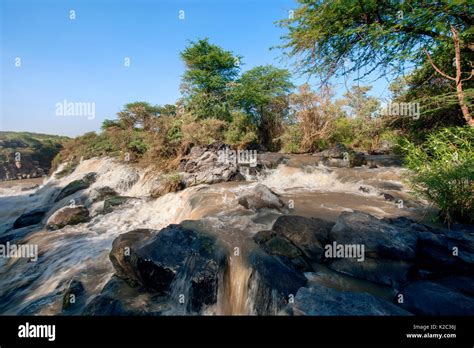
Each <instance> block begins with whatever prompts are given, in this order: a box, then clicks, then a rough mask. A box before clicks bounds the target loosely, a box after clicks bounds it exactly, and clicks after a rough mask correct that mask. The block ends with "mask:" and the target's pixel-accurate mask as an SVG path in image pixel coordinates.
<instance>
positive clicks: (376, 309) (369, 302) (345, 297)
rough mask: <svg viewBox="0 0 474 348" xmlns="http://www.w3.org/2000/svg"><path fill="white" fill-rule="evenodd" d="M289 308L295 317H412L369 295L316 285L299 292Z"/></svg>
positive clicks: (400, 309)
mask: <svg viewBox="0 0 474 348" xmlns="http://www.w3.org/2000/svg"><path fill="white" fill-rule="evenodd" d="M289 307H290V310H291V312H292V313H293V314H294V315H318V316H346V315H351V316H372V315H379V316H382V315H383V316H387V315H401V316H407V315H412V314H411V313H409V312H407V311H406V310H404V309H402V308H400V307H398V306H396V305H395V304H393V303H390V302H388V301H385V300H382V299H381V298H378V297H375V296H373V295H370V294H368V293H361V292H349V291H338V290H336V289H332V288H327V287H324V286H321V285H316V284H314V285H312V286H311V287H309V288H301V289H300V290H298V293H297V294H296V296H295V303H294V304H293V305H289Z"/></svg>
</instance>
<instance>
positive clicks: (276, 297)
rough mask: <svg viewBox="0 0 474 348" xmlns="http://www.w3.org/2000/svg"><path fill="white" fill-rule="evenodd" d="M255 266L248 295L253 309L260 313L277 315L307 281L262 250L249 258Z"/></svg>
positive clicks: (253, 266)
mask: <svg viewBox="0 0 474 348" xmlns="http://www.w3.org/2000/svg"><path fill="white" fill-rule="evenodd" d="M248 263H249V266H250V268H251V269H252V273H251V275H250V279H249V298H250V299H251V300H252V302H253V303H252V307H253V308H252V312H254V313H255V314H258V315H276V314H278V313H279V312H280V311H281V310H282V309H283V308H285V306H286V305H287V304H288V301H289V300H290V298H291V296H294V295H295V294H296V292H297V291H298V289H299V288H301V287H303V286H306V284H307V280H306V278H305V277H304V276H303V275H302V274H301V273H300V272H297V271H296V270H294V269H293V268H290V267H288V266H286V265H285V264H284V263H283V262H281V261H280V260H278V259H277V258H274V257H272V256H270V255H267V254H265V253H263V252H261V251H254V252H252V253H251V254H250V255H249V257H248Z"/></svg>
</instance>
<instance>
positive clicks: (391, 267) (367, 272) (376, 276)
mask: <svg viewBox="0 0 474 348" xmlns="http://www.w3.org/2000/svg"><path fill="white" fill-rule="evenodd" d="M328 266H329V268H331V269H333V270H335V271H337V272H340V273H344V274H348V275H351V276H353V277H356V278H360V279H365V280H369V281H371V282H374V283H377V284H383V285H388V286H391V287H393V288H400V286H402V285H403V284H404V283H406V282H407V281H408V279H409V276H410V272H411V270H412V269H413V263H411V262H406V261H400V260H387V259H372V258H369V257H367V258H365V259H364V260H363V261H362V262H359V261H357V259H353V258H340V259H334V260H330V261H329V265H328Z"/></svg>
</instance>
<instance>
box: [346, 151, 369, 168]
mask: <svg viewBox="0 0 474 348" xmlns="http://www.w3.org/2000/svg"><path fill="white" fill-rule="evenodd" d="M366 164H367V159H366V157H365V155H364V154H363V153H361V152H350V153H349V166H350V167H351V168H352V167H360V166H363V165H366Z"/></svg>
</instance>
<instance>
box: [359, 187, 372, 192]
mask: <svg viewBox="0 0 474 348" xmlns="http://www.w3.org/2000/svg"><path fill="white" fill-rule="evenodd" d="M359 191H360V192H363V193H370V188H368V187H366V186H359Z"/></svg>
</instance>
